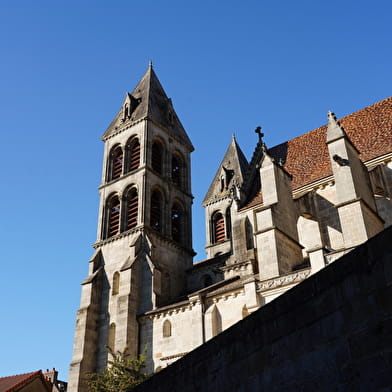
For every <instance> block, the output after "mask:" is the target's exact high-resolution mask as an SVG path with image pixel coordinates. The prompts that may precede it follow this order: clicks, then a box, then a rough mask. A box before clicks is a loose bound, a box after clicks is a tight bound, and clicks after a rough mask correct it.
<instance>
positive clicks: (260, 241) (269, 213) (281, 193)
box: [256, 153, 302, 280]
mask: <svg viewBox="0 0 392 392" xmlns="http://www.w3.org/2000/svg"><path fill="white" fill-rule="evenodd" d="M260 180H261V191H262V194H263V207H262V208H260V209H259V210H257V211H256V223H257V232H256V243H257V254H258V263H259V275H260V280H264V279H269V278H273V277H276V276H279V275H282V274H285V273H288V272H290V271H292V269H293V267H294V266H295V265H296V264H300V263H301V262H302V251H301V245H300V244H299V242H298V232H297V226H296V216H297V214H296V209H295V206H294V201H293V197H292V191H291V177H290V175H289V174H288V173H287V172H286V171H285V170H284V169H283V167H281V166H279V165H277V164H276V163H275V162H274V161H273V159H272V158H271V157H270V156H268V155H267V154H266V153H265V155H264V157H263V160H262V164H261V168H260Z"/></svg>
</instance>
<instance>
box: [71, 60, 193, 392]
mask: <svg viewBox="0 0 392 392" xmlns="http://www.w3.org/2000/svg"><path fill="white" fill-rule="evenodd" d="M102 140H103V141H104V143H105V149H104V160H103V171H102V182H101V185H100V187H99V193H100V207H99V220H98V233H97V241H96V243H95V244H94V249H95V253H94V255H93V256H92V258H91V260H90V262H89V273H88V276H87V278H86V279H85V280H84V281H83V282H82V294H81V304H80V308H79V310H78V312H77V319H76V330H75V340H74V348H73V358H72V363H71V366H70V374H69V384H68V388H69V390H70V391H71V392H74V391H85V390H86V385H85V383H84V380H85V375H86V373H88V372H95V371H98V370H100V369H102V368H103V367H104V366H105V365H106V360H107V350H106V348H105V347H106V346H110V347H111V348H112V349H115V350H123V349H124V347H125V346H128V347H129V351H130V353H131V354H132V355H133V356H134V357H136V356H137V355H138V352H139V349H140V348H139V342H138V336H139V327H138V321H137V316H138V315H139V314H142V313H145V312H146V311H149V310H152V309H154V308H156V307H159V306H162V305H165V304H167V303H168V302H169V301H170V300H171V299H173V298H176V297H178V296H179V295H181V294H182V293H183V292H184V290H185V283H186V279H185V271H186V270H187V269H189V268H190V267H191V266H192V258H193V255H194V252H193V250H192V231H191V224H192V222H191V205H192V199H193V197H192V194H191V180H190V153H191V152H192V151H193V146H192V143H191V141H190V140H189V138H188V136H187V134H186V132H185V130H184V128H183V126H182V125H181V122H180V120H179V119H178V117H177V115H176V113H175V111H174V108H173V105H172V102H171V100H170V99H169V98H168V97H167V96H166V93H165V92H164V90H163V88H162V86H161V84H160V82H159V80H158V78H157V76H156V74H155V72H154V70H153V68H152V65H151V64H150V65H149V68H148V70H147V72H146V73H145V75H144V76H143V77H142V79H141V80H140V82H139V83H138V85H137V86H136V87H135V89H134V90H133V91H132V93H126V95H125V98H124V101H123V103H122V106H121V108H120V110H119V112H118V113H117V115H116V116H115V118H114V120H113V121H112V123H111V124H110V125H109V128H108V129H107V130H106V132H105V133H104V135H103V137H102ZM142 349H143V348H141V350H142Z"/></svg>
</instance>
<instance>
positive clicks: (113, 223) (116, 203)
mask: <svg viewBox="0 0 392 392" xmlns="http://www.w3.org/2000/svg"><path fill="white" fill-rule="evenodd" d="M119 227H120V200H119V199H118V197H117V196H113V197H112V198H111V199H110V200H109V203H108V224H107V237H112V236H114V235H116V234H117V233H118V229H119Z"/></svg>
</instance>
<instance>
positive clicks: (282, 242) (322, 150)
mask: <svg viewBox="0 0 392 392" xmlns="http://www.w3.org/2000/svg"><path fill="white" fill-rule="evenodd" d="M257 132H258V133H259V142H258V143H257V145H256V148H255V151H254V153H253V156H252V158H251V160H250V162H248V160H247V159H246V158H245V156H244V154H243V153H242V151H241V149H240V147H239V145H238V144H237V141H236V140H235V138H234V137H233V139H232V140H231V142H230V144H229V147H228V149H227V152H226V154H225V156H224V158H223V160H222V163H221V164H220V166H219V168H218V170H217V172H216V175H215V177H214V179H213V181H212V183H211V185H210V188H209V189H208V192H207V194H206V196H205V199H204V201H203V205H204V207H205V210H206V232H207V244H206V251H207V257H208V258H207V260H204V261H202V262H199V263H196V264H193V261H192V259H193V256H194V252H193V250H192V231H191V224H192V221H191V205H192V193H191V178H190V153H191V152H192V151H193V146H192V143H191V141H190V139H189V137H188V136H187V134H186V131H185V130H184V128H183V126H182V125H181V122H180V121H179V119H178V117H177V115H176V113H175V111H174V108H173V105H172V103H171V100H170V99H169V98H168V97H167V96H166V94H165V92H164V90H163V88H162V86H161V84H160V83H159V81H158V78H157V76H156V74H155V72H154V70H153V69H152V66H151V65H150V66H149V68H148V70H147V72H146V73H145V75H144V76H143V78H142V79H141V81H140V82H139V84H138V85H137V86H136V87H135V89H134V90H133V91H132V93H130V94H129V93H127V94H126V96H125V98H124V101H123V104H122V106H121V108H120V110H119V112H118V114H117V115H116V117H115V118H114V120H113V121H112V123H111V124H110V126H109V127H108V129H107V130H106V132H105V133H104V135H103V141H104V143H105V150H104V160H103V172H102V184H101V186H100V187H99V190H100V207H99V209H100V212H99V220H98V237H97V241H96V243H95V244H94V249H95V253H94V254H93V256H92V258H91V259H90V262H89V272H88V276H87V278H86V279H85V280H84V281H83V282H82V295H81V304H80V309H79V310H78V313H77V320H76V330H75V340H74V349H73V358H72V363H71V366H70V375H69V384H68V388H69V391H71V392H74V391H85V390H86V386H85V384H84V379H85V374H86V372H94V371H97V370H100V369H102V368H103V367H104V366H105V364H106V360H107V352H106V349H105V346H106V345H109V346H111V347H112V348H115V349H120V350H121V349H123V348H124V347H125V345H128V346H129V348H130V350H131V353H132V355H134V356H136V355H137V354H138V353H139V352H141V351H143V350H144V348H145V347H146V349H147V362H148V369H147V371H148V372H154V371H157V370H159V369H161V368H164V367H166V366H167V365H169V364H170V363H172V362H173V361H175V360H177V359H178V358H180V357H181V356H183V355H185V354H186V353H188V352H189V351H191V350H193V349H194V348H196V347H198V346H199V345H201V344H203V343H204V342H206V341H207V340H208V339H210V338H212V337H213V336H215V335H217V334H219V333H220V332H221V331H223V330H225V329H227V328H228V327H230V326H231V325H233V324H235V323H236V322H238V321H239V320H241V319H242V318H244V317H246V316H247V315H249V314H250V313H252V312H253V311H255V310H257V309H258V308H260V307H261V306H263V305H264V304H266V303H268V302H270V301H271V300H273V299H274V298H276V297H277V296H279V295H280V294H282V293H284V292H285V291H287V290H288V289H290V288H291V287H293V286H294V285H296V284H298V283H299V282H301V281H303V280H304V279H306V278H307V277H308V276H310V275H311V274H314V273H315V272H317V271H319V270H320V269H322V268H323V267H324V266H326V265H328V264H330V263H332V262H334V261H335V260H337V259H338V258H339V257H341V256H342V255H344V254H345V253H347V252H349V251H350V250H352V249H353V248H354V247H356V246H358V245H360V244H362V243H363V242H365V241H366V240H367V239H369V238H371V237H373V236H374V235H375V234H377V233H378V232H380V231H382V230H384V228H386V227H388V226H390V225H391V222H392V203H391V200H390V196H391V191H392V97H391V98H387V99H385V100H383V101H380V102H378V103H376V104H374V105H371V106H369V107H367V108H364V109H362V110H360V111H358V112H355V113H353V114H351V115H349V116H346V117H344V118H342V119H340V120H339V121H338V120H337V119H336V117H335V115H334V114H333V113H332V112H329V113H328V124H327V125H324V126H322V127H320V128H317V129H315V130H313V131H311V132H308V133H305V134H303V135H301V136H299V137H297V138H295V139H292V140H289V141H288V142H286V143H283V144H280V145H278V146H275V147H273V148H267V146H266V145H265V143H264V142H263V139H262V134H261V132H260V129H257Z"/></svg>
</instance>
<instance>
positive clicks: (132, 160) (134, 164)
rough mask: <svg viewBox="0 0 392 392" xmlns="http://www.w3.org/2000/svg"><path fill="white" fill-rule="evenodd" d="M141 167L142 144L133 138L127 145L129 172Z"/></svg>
mask: <svg viewBox="0 0 392 392" xmlns="http://www.w3.org/2000/svg"><path fill="white" fill-rule="evenodd" d="M139 166H140V143H139V139H138V138H136V137H135V138H132V139H131V140H130V141H129V142H128V143H127V168H126V169H127V172H130V171H132V170H136V169H137V168H138V167H139Z"/></svg>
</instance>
